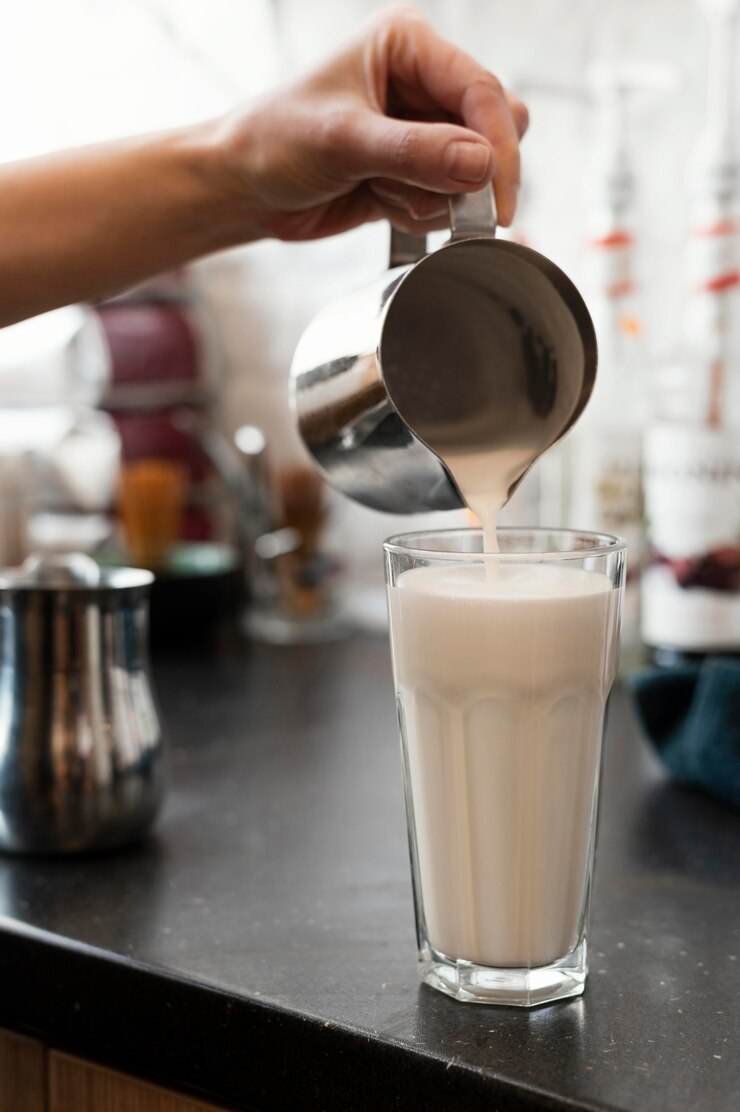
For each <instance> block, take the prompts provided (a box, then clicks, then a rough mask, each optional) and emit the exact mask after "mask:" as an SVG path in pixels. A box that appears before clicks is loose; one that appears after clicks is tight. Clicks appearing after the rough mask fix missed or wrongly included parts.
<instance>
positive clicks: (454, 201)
mask: <svg viewBox="0 0 740 1112" xmlns="http://www.w3.org/2000/svg"><path fill="white" fill-rule="evenodd" d="M496 220H497V217H496V202H495V200H494V197H493V189H492V188H491V186H490V185H487V186H486V188H485V189H480V190H478V192H477V193H455V194H454V195H453V196H452V197H450V230H451V233H452V234H451V236H450V239H451V240H452V241H453V242H455V241H457V240H459V239H469V238H470V237H471V236H495V235H496Z"/></svg>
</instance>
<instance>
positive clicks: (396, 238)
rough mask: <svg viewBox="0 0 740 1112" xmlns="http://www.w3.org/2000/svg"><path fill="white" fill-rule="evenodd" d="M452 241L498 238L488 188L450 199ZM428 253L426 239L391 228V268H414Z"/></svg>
mask: <svg viewBox="0 0 740 1112" xmlns="http://www.w3.org/2000/svg"><path fill="white" fill-rule="evenodd" d="M449 205H450V230H451V233H452V234H451V236H450V238H451V239H452V240H453V241H457V240H459V239H470V237H471V236H495V235H496V202H495V200H494V197H493V189H492V188H491V186H490V185H487V186H486V188H485V189H480V190H478V192H477V193H455V194H453V196H452V197H450V199H449ZM426 253H427V241H426V237H425V236H415V235H412V234H411V233H410V232H399V231H398V230H397V229H396V228H393V227H391V250H390V264H389V265H390V266H391V267H396V266H413V264H414V263H418V261H419V259H422V258H423V257H424V255H426Z"/></svg>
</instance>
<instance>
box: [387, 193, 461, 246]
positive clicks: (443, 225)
mask: <svg viewBox="0 0 740 1112" xmlns="http://www.w3.org/2000/svg"><path fill="white" fill-rule="evenodd" d="M372 219H375V220H387V221H388V222H389V223H390V224H392V225H393V227H394V228H398V230H399V231H400V232H410V233H411V235H415V236H425V235H427V234H428V233H429V232H442V231H446V230H448V229H449V227H450V218H449V214H448V212H447V209H446V208H445V211H444V213H443V215H441V216H435V217H431V218H429V219H420V220H417V219H416V218H415V217H413V216H412V215H411V213H410V212H408V210H407V209H405V208H402V207H399V206H397V205H394V204H390V203H389V202H387V201H384V200H382V199H381V198H380V197H378V196H375V199H374V204H373V214H372Z"/></svg>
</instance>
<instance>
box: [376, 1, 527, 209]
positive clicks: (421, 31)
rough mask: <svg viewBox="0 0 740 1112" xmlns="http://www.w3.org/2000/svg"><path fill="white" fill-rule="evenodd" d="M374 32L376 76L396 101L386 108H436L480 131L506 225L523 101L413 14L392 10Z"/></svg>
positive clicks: (516, 165) (515, 180)
mask: <svg viewBox="0 0 740 1112" xmlns="http://www.w3.org/2000/svg"><path fill="white" fill-rule="evenodd" d="M378 34H379V44H380V45H379V46H378V47H377V48H376V50H375V52H374V55H373V60H374V61H375V63H376V71H377V72H376V79H377V80H381V81H384V82H385V84H386V86H387V88H388V89H389V90H391V91H392V92H391V94H390V95H391V98H395V100H396V101H397V103H390V102H389V104H388V108H389V110H391V111H395V112H396V114H398V112H399V111H403V110H404V109H409V110H414V109H416V110H419V109H424V110H427V111H428V110H429V109H430V107H435V108H437V109H438V110H440V111H442V112H447V113H451V114H452V115H453V116H455V117H456V118H457V119H460V120H461V121H462V122H463V123H464V124H465V125H466V127H468V128H470V129H471V130H472V131H475V132H477V133H478V134H479V135H481V136H482V137H483V138H484V139H485V140H486V141H487V143H488V145H489V146H490V148H491V150H492V151H493V156H494V191H495V194H496V205H497V208H498V213H499V219H500V221H501V223H502V224H508V223H510V222H511V219H512V217H513V215H514V209H515V207H516V197H517V192H518V188H519V170H520V167H519V139H520V137H521V136H522V135H523V134H524V131H525V130H526V126H527V113H526V108H525V107H524V105H523V104H522V103H521V102H520V101H519V100H518V99H517V98H516V97H514V96H513V95H511V94H507V93H506V91H505V90H504V89H503V87H502V85H501V83H500V82H499V81H498V79H497V78H496V77H494V75H493V74H492V73H490V72H489V71H488V70H486V69H485V68H484V67H483V66H481V65H479V64H478V63H477V62H476V61H475V60H474V59H473V58H471V57H470V55H468V54H466V53H465V52H464V51H463V50H460V49H459V48H458V47H456V46H454V45H453V44H452V43H450V42H447V41H446V40H445V39H443V38H442V37H441V36H440V35H438V34H437V33H436V31H434V30H433V28H432V27H430V26H429V25H428V24H427V23H426V22H425V21H424V20H423V19H422V18H421V17H420V16H419V15H418V13H415V12H413V11H411V12H410V11H409V10H408V9H404V8H399V9H391V11H390V12H387V13H386V14H385V16H384V21H382V22H381V24H380V28H379V32H378ZM431 126H437V127H440V126H441V125H439V124H438V125H431ZM482 181H485V179H482ZM416 184H419V183H418V182H417V183H416ZM428 187H430V188H436V187H434V186H431V185H429V186H428ZM467 188H468V189H469V188H470V186H469V185H468V187H467Z"/></svg>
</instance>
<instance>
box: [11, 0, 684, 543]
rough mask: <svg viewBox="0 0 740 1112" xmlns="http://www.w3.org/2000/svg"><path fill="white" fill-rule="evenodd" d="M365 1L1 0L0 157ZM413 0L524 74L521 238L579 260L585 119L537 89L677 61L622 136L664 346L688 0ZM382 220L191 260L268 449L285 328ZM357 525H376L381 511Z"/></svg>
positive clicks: (671, 284)
mask: <svg viewBox="0 0 740 1112" xmlns="http://www.w3.org/2000/svg"><path fill="white" fill-rule="evenodd" d="M380 6H381V5H378V4H374V3H372V2H369V0H273V2H270V0H24V2H23V3H22V4H12V5H11V4H7V5H5V6H4V10H3V21H2V26H3V45H4V50H3V65H2V67H0V99H1V100H2V103H3V105H4V106H5V109H4V111H3V113H2V116H1V117H0V158H14V157H21V156H24V155H28V154H32V153H35V152H38V151H42V150H48V149H52V148H55V147H60V146H64V145H69V144H73V143H79V142H88V141H91V140H95V139H100V138H106V137H109V136H114V135H120V134H122V133H125V132H127V131H136V130H150V129H154V128H159V127H165V126H170V125H174V124H179V123H183V122H186V121H189V120H192V119H196V118H199V117H204V116H207V115H209V114H213V113H216V112H219V111H221V110H222V109H225V108H226V107H228V106H229V105H231V104H232V103H234V102H235V101H236V100H238V99H239V98H242V97H249V96H252V95H254V94H255V93H257V92H259V91H260V90H261V89H263V88H265V87H266V86H269V85H271V84H273V83H274V82H276V81H278V80H279V79H280V78H281V76H283V75H285V74H288V73H292V72H294V71H295V69H296V68H302V67H304V66H306V65H308V64H310V63H312V62H313V61H315V60H316V59H317V58H319V57H320V56H322V55H323V54H324V53H326V51H327V50H329V49H330V48H331V47H332V46H333V45H334V43H335V42H338V41H339V40H341V39H342V38H343V37H344V36H346V35H347V34H349V33H351V32H352V31H353V30H354V29H355V27H356V26H357V25H358V23H359V22H360V21H361V20H362V19H363V18H365V17H366V16H367V14H369V13H370V12H371V11H373V10H374V9H376V8H378V7H380ZM418 6H419V7H421V8H422V9H424V10H425V11H427V12H428V14H429V15H430V17H431V18H432V19H433V20H434V21H435V23H436V24H437V26H438V27H439V28H440V30H442V31H443V32H445V33H447V34H449V35H450V36H452V37H454V38H455V39H456V40H457V41H459V42H460V43H461V44H462V45H463V46H465V47H466V48H468V49H469V50H470V51H471V52H473V53H474V54H476V55H477V57H478V58H479V59H480V60H481V61H482V62H484V63H485V64H486V65H487V66H489V67H490V68H492V69H493V70H495V71H497V72H499V73H501V74H503V75H504V76H506V77H507V78H508V79H509V80H510V81H511V82H512V83H514V84H515V85H517V86H519V87H520V88H522V89H523V90H525V89H527V88H530V90H531V91H530V92H529V93H528V94H527V99H528V101H529V104H530V109H531V115H532V126H531V131H530V135H529V136H528V138H527V140H526V144H525V148H524V174H525V183H526V187H527V202H526V211H525V212H524V213H523V217H524V219H525V222H526V230H527V234H528V238H529V240H530V242H532V243H533V245H534V246H536V247H539V248H540V249H541V250H543V251H545V252H546V253H548V254H550V255H551V256H552V257H553V258H554V259H555V260H556V261H558V262H560V264H561V265H563V266H564V267H565V269H566V270H568V271H569V272H571V273H573V275H574V276H575V277H576V278H577V277H578V273H579V268H580V264H581V254H582V251H581V246H582V242H583V239H584V235H585V226H584V201H585V197H586V193H587V189H586V186H587V178H588V172H587V170H588V164H589V152H590V150H591V149H592V147H593V145H594V142H595V138H596V135H597V129H598V125H597V123H596V121H595V120H594V118H593V113H591V112H590V111H589V109H588V107H587V105H585V104H584V103H581V102H580V101H579V100H578V99H577V98H576V97H569V98H568V97H562V96H556V95H554V94H553V93H552V92H547V91H546V89H547V87H548V86H552V85H561V86H566V87H568V88H571V89H573V88H576V89H577V88H578V87H581V86H582V85H583V81H584V74H585V71H586V68H587V66H588V64H589V63H590V62H592V61H593V60H594V59H596V58H599V57H607V58H610V59H616V58H625V57H626V58H632V59H663V60H666V61H668V62H670V63H671V64H672V65H673V66H674V67H675V69H676V72H677V74H678V77H679V85H678V88H677V89H676V90H675V91H674V92H673V93H671V94H670V95H667V96H666V95H657V94H653V95H646V96H644V97H641V98H640V99H639V100H637V101H636V102H635V104H634V111H633V115H632V142H631V145H632V150H633V154H634V157H635V158H636V160H637V162H638V169H639V178H640V212H641V220H640V225H641V233H642V254H641V270H642V286H643V290H644V293H645V298H646V305H647V313H646V319H647V325H648V338H649V341H650V344H651V348H652V351H653V353H654V354H655V355H659V354H661V353H664V352H666V351H668V350H669V349H670V346H671V344H672V341H673V328H674V322H675V320H676V316H677V313H678V309H679V305H680V293H681V282H680V262H681V242H682V236H683V233H684V229H685V225H686V216H687V198H688V184H689V179H690V172H691V168H692V163H693V161H694V159H695V156H696V147H697V137H698V133H699V129H700V126H701V117H702V108H703V97H704V92H703V85H704V77H703V68H704V62H705V34H704V27H703V23H702V20H701V17H700V15H699V12H698V9H697V6H696V3H695V0H494V2H489V0H420V2H419V5H418ZM533 86H535V87H534V88H533ZM538 90H539V91H538ZM543 90H544V91H543ZM386 235H387V233H386V231H385V229H384V228H383V227H381V226H374V227H372V228H366V229H362V230H360V231H358V232H355V233H352V234H350V235H348V236H345V237H341V238H338V239H335V240H331V241H326V242H324V243H319V244H307V245H291V246H287V245H282V244H276V243H264V244H260V245H257V246H253V247H250V248H248V249H245V250H240V251H237V252H233V253H231V254H230V255H225V256H221V257H219V258H216V259H213V260H210V261H208V262H206V263H203V264H201V266H200V267H199V268H198V280H199V282H200V284H201V287H202V289H203V291H204V293H205V294H206V295H207V296H208V298H209V300H210V301H211V304H212V306H213V310H214V313H215V315H216V318H217V320H218V323H219V327H220V330H221V335H222V340H223V343H224V346H225V349H226V353H227V356H228V358H229V363H230V367H231V382H230V385H229V387H228V396H227V403H228V404H227V405H226V407H225V412H226V413H228V423H229V424H230V425H231V426H235V425H236V424H238V423H240V422H241V421H244V420H249V421H254V422H257V423H260V424H263V425H264V426H265V427H266V428H267V430H268V432H269V433H270V434H271V435H272V438H273V441H274V442H275V443H276V444H277V445H278V446H279V447H280V448H281V449H282V450H285V451H292V450H294V448H293V447H289V445H291V444H292V445H294V444H295V441H294V438H293V437H292V433H291V425H290V421H289V418H288V416H287V411H286V405H285V380H286V375H287V369H288V366H289V362H290V357H291V353H292V349H293V346H294V344H295V341H296V339H297V337H298V335H299V334H300V331H301V329H302V327H303V326H304V324H305V323H306V322H307V321H308V320H309V318H310V317H311V315H312V314H313V313H314V311H315V310H316V309H318V308H319V307H320V306H321V305H322V304H324V303H325V302H326V301H328V300H329V299H330V298H331V297H332V296H334V295H335V294H337V293H338V292H340V291H342V290H344V289H346V288H348V287H350V286H352V285H357V284H359V283H361V282H362V280H363V278H365V277H368V276H371V275H374V274H375V273H377V271H378V270H379V269H380V268H382V266H383V265H384V257H385V251H386ZM348 512H349V511H347V509H346V508H345V510H344V514H345V517H346V516H347V514H348ZM350 517H351V514H350ZM366 520H367V518H363V521H366ZM366 529H367V531H368V533H370V532H373V530H374V531H375V532H376V533H380V532H385V531H387V530H386V523H385V522H379V523H376V524H375V525H372V526H370V525H368V526H367V527H366Z"/></svg>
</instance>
